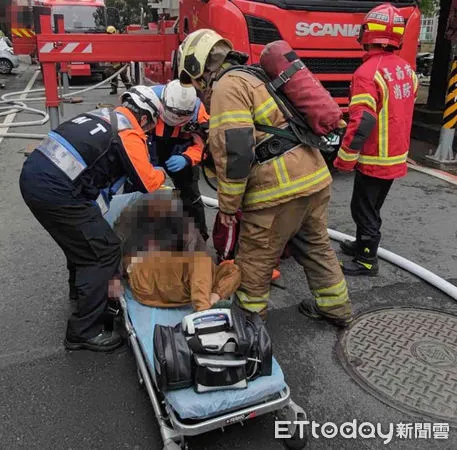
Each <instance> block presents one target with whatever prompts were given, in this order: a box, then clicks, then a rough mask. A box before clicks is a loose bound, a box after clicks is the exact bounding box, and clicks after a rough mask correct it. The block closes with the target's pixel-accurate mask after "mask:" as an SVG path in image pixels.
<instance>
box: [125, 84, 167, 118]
mask: <svg viewBox="0 0 457 450" xmlns="http://www.w3.org/2000/svg"><path fill="white" fill-rule="evenodd" d="M128 97H130V98H131V99H132V100H133V102H134V103H135V105H136V106H138V108H140V109H142V110H143V111H146V112H148V113H149V115H150V116H151V120H152V122H153V124H154V125H156V124H157V121H158V119H159V116H160V115H161V114H162V109H163V108H162V103H161V101H160V99H159V97H157V95H156V94H155V92H154V91H153V90H152V89H151V88H150V87H148V86H141V85H139V86H133V87H132V88H130V89H129V90H128V91H125V92H124V93H123V94H122V95H121V101H124V100H125V99H126V98H128Z"/></svg>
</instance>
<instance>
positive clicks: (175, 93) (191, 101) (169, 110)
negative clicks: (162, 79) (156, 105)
mask: <svg viewBox="0 0 457 450" xmlns="http://www.w3.org/2000/svg"><path fill="white" fill-rule="evenodd" d="M196 104H197V91H196V90H195V88H194V87H193V86H182V85H181V83H180V82H179V80H173V81H170V82H169V83H168V84H167V85H166V86H165V88H164V90H163V92H162V105H163V111H162V119H163V121H164V122H165V123H166V124H167V125H171V126H174V127H176V126H182V125H185V124H186V123H187V122H189V121H190V120H191V119H192V116H193V114H194V110H195V105H196Z"/></svg>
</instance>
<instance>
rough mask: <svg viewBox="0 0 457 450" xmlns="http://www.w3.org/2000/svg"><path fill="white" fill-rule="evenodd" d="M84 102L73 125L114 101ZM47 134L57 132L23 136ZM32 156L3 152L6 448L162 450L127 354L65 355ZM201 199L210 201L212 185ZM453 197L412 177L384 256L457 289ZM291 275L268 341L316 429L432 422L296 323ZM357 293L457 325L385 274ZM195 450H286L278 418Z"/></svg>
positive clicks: (345, 192)
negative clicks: (376, 389)
mask: <svg viewBox="0 0 457 450" xmlns="http://www.w3.org/2000/svg"><path fill="white" fill-rule="evenodd" d="M22 69H24V68H22ZM32 69H33V67H32V68H28V69H27V70H26V71H25V72H24V71H22V72H21V71H19V72H20V73H19V74H17V75H12V76H10V77H5V78H6V82H7V89H6V90H5V91H14V90H20V89H24V87H25V85H26V84H27V81H28V80H29V79H30V77H31V74H32ZM40 80H41V77H39V78H38V80H37V83H36V84H35V87H39V86H40ZM5 91H4V92H5ZM0 93H2V92H0ZM84 99H85V101H84V103H81V104H75V105H68V104H66V105H65V106H64V113H65V116H66V117H71V116H74V115H76V114H77V113H78V112H80V111H87V110H90V109H94V108H95V106H96V105H97V104H98V103H100V102H104V103H106V102H108V103H114V102H115V101H116V98H115V97H113V96H109V95H108V89H105V90H96V91H93V92H91V93H90V94H89V95H86V96H85V97H84ZM34 105H35V106H37V104H36V103H34ZM30 118H32V119H34V118H35V117H30V115H26V114H19V115H18V116H17V118H16V120H17V121H22V120H27V119H30ZM48 130H49V124H47V125H45V126H43V127H28V128H27V129H25V130H24V129H20V130H14V131H21V132H30V133H34V132H46V131H48ZM31 144H33V141H30V140H23V139H5V140H4V141H3V142H2V143H1V145H0V173H1V176H0V224H1V225H0V226H1V228H0V248H1V256H2V257H1V259H0V289H1V294H0V295H1V301H0V342H1V346H0V449H5V450H13V449H43V450H44V449H161V448H162V441H161V438H160V433H159V430H158V427H157V424H156V421H155V417H154V414H153V409H152V406H151V404H150V403H149V400H148V397H147V395H146V393H145V391H144V390H143V389H142V388H140V387H139V385H138V383H137V377H136V367H135V361H134V358H133V356H132V354H131V352H130V349H129V348H127V347H124V348H122V349H120V350H119V351H117V352H115V353H113V354H109V355H104V354H94V353H91V352H66V351H65V350H64V349H63V345H62V340H63V337H64V333H65V327H66V318H67V316H68V314H69V311H70V306H71V305H70V303H69V300H68V292H67V284H66V279H67V274H66V268H65V260H64V257H63V254H62V253H61V251H60V249H59V248H58V247H57V245H56V244H55V243H54V242H53V241H52V239H51V238H50V236H49V235H48V234H47V233H46V232H45V231H44V230H43V229H42V227H41V226H40V225H39V224H38V223H37V222H36V220H35V219H34V218H33V216H32V214H31V213H30V211H29V210H28V209H27V207H26V206H25V204H24V202H23V200H22V198H21V195H20V192H19V186H18V177H19V173H20V170H21V167H22V164H23V161H24V151H25V150H26V149H28V148H29V147H30V146H31ZM333 186H334V187H333V200H332V206H331V209H330V217H329V227H330V228H333V229H337V230H339V231H342V232H345V233H349V234H354V227H353V224H352V220H351V217H350V213H349V201H350V195H351V190H352V176H351V175H349V176H342V175H336V176H335V177H334V185H333ZM202 190H203V191H204V192H206V193H211V191H209V190H208V188H207V187H206V186H204V185H202ZM211 194H212V193H211ZM456 194H457V187H454V186H451V185H449V184H446V183H445V182H442V181H439V180H436V179H433V178H431V177H429V176H427V175H423V174H420V173H417V172H410V173H409V175H408V177H406V178H405V179H402V180H399V181H396V182H395V184H394V187H393V190H392V192H391V195H390V196H389V198H388V200H387V202H386V204H385V207H384V209H383V218H384V224H383V233H384V235H383V240H382V244H381V245H382V246H383V247H384V248H386V249H389V250H391V251H394V252H396V253H398V254H400V255H402V256H404V257H406V258H410V259H411V260H413V261H414V262H417V263H419V264H421V265H423V266H425V267H426V268H428V269H430V270H432V271H434V272H435V273H437V274H439V275H441V276H443V277H444V278H446V279H447V280H448V281H450V282H453V283H454V284H457V264H456V260H457V252H456V247H457V246H456V231H457V195H456ZM212 195H213V194H212ZM213 216H214V211H212V210H208V222H209V223H211V222H212V217H213ZM335 247H336V245H335ZM282 273H283V279H284V283H285V285H286V286H287V291H283V290H279V289H274V290H273V295H272V311H271V314H270V316H269V322H268V329H269V331H270V333H271V336H272V339H273V342H274V352H275V355H276V358H277V359H278V361H279V362H280V364H281V366H282V369H283V371H284V373H285V376H286V380H287V382H288V384H289V386H290V388H291V391H292V397H293V399H294V400H295V402H296V403H298V404H299V405H301V406H302V407H303V408H304V409H305V410H306V411H307V413H308V416H309V418H310V420H314V421H316V422H318V423H320V424H323V423H325V422H329V421H330V422H334V423H336V424H341V423H343V422H347V421H352V420H354V419H356V420H357V421H358V423H361V422H371V423H374V424H376V423H378V422H379V423H381V424H383V426H385V427H386V428H384V430H387V426H388V424H390V423H392V424H397V423H400V422H403V423H413V424H414V423H419V422H430V420H425V419H423V418H421V417H412V416H410V415H407V414H405V413H403V412H400V411H398V410H396V409H394V408H391V407H389V406H387V405H385V404H384V403H382V402H380V401H379V400H377V399H375V398H374V397H372V396H371V395H369V394H367V393H366V392H365V391H363V390H362V389H361V388H360V387H359V386H358V385H357V384H356V383H355V382H354V381H353V380H352V379H351V378H350V376H349V375H348V374H347V373H346V372H345V371H344V369H343V367H342V365H341V363H340V362H339V360H338V357H337V355H336V351H335V347H336V344H337V341H338V334H337V331H336V330H335V329H334V328H333V327H332V326H330V325H327V324H325V323H321V322H313V321H310V320H308V319H306V318H304V317H303V316H301V315H300V314H298V312H297V304H298V303H299V302H300V301H301V300H302V299H304V298H308V299H309V298H310V293H309V291H308V289H307V286H306V280H305V277H304V276H303V274H302V271H301V269H300V268H299V267H298V266H297V265H296V264H295V263H294V262H293V261H291V260H287V261H285V262H284V264H283V265H282ZM348 281H349V288H350V293H351V297H352V301H353V305H354V310H355V311H356V312H357V313H360V312H362V311H365V310H368V309H371V308H376V307H381V306H399V305H403V306H422V307H429V308H434V309H440V310H443V311H448V312H453V313H456V314H457V303H456V302H455V301H453V300H450V299H449V298H447V297H446V296H445V295H443V294H442V293H440V292H439V291H437V290H436V289H434V288H432V287H430V286H428V285H427V284H425V283H424V282H422V281H420V280H418V279H417V278H415V277H414V276H412V275H410V274H408V273H406V272H404V271H402V270H400V269H398V268H396V267H393V266H391V265H390V264H388V263H385V262H383V263H382V265H381V273H380V276H379V277H377V278H363V279H350V278H349V279H348ZM188 442H189V447H190V448H191V449H220V450H222V449H227V450H229V449H230V450H237V449H243V450H245V449H246V450H248V449H249V450H252V449H256V450H257V449H263V450H273V449H280V448H282V444H281V442H280V441H279V440H275V438H274V419H273V417H271V416H267V417H260V418H258V419H255V420H252V421H250V422H249V423H247V424H245V426H244V427H241V426H240V425H234V426H232V427H229V428H227V429H226V430H225V432H224V433H222V432H221V431H217V432H211V433H208V434H206V435H203V436H199V437H195V438H192V439H189V440H188ZM309 448H312V449H381V448H394V449H416V448H419V449H435V448H436V449H455V448H457V429H451V430H450V434H449V439H448V440H446V441H434V440H427V441H425V440H415V439H411V440H399V439H394V440H393V441H392V442H390V443H389V444H388V445H385V444H384V443H383V441H382V440H381V439H380V438H373V439H363V438H360V437H359V438H358V439H356V440H352V439H351V440H348V439H343V438H334V439H326V438H324V437H322V435H321V436H320V437H319V438H312V439H311V442H310V447H309Z"/></svg>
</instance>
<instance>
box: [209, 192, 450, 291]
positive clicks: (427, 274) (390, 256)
mask: <svg viewBox="0 0 457 450" xmlns="http://www.w3.org/2000/svg"><path fill="white" fill-rule="evenodd" d="M202 201H203V203H204V204H205V205H207V206H209V207H213V208H215V207H216V208H217V207H218V206H219V202H218V201H217V199H215V198H212V197H206V196H204V195H202ZM327 231H328V234H329V236H330V238H331V239H333V240H335V241H339V242H342V241H344V240H354V238H353V237H351V236H349V235H348V234H344V233H340V232H339V231H335V230H331V229H328V230H327ZM378 255H379V257H380V258H382V259H384V260H386V261H388V262H390V263H392V264H394V265H396V266H397V267H400V268H401V269H403V270H406V271H407V272H409V273H412V274H413V275H416V276H417V277H419V278H420V279H422V280H424V281H426V282H427V283H429V284H431V285H432V286H434V287H436V288H437V289H439V290H440V291H441V292H443V293H445V294H446V295H448V296H449V297H451V298H452V299H454V300H457V286H454V285H453V284H451V283H449V282H448V281H446V280H445V279H443V278H441V277H439V276H438V275H436V274H434V273H433V272H431V271H430V270H428V269H425V268H424V267H422V266H420V265H419V264H416V263H414V262H412V261H410V260H409V259H406V258H403V257H402V256H400V255H397V254H395V253H393V252H390V251H388V250H385V249H383V248H381V247H380V248H379V249H378Z"/></svg>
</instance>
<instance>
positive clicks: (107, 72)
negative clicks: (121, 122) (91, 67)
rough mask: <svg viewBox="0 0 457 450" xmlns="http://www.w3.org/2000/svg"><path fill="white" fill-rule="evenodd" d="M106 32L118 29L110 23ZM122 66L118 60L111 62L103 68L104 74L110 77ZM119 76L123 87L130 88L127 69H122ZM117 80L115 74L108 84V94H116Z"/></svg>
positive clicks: (110, 32) (115, 32)
mask: <svg viewBox="0 0 457 450" xmlns="http://www.w3.org/2000/svg"><path fill="white" fill-rule="evenodd" d="M106 32H107V33H108V34H117V33H118V31H117V30H116V28H115V27H113V26H112V25H110V26H108V27H107V28H106ZM122 66H123V64H122V63H119V62H116V63H111V64H110V65H109V66H108V68H107V69H106V70H105V76H106V77H107V78H108V77H110V76H111V75H113V74H114V73H116V72H117V71H118V70H119V69H120V68H121V67H122ZM119 75H120V77H121V80H122V82H123V83H124V86H125V89H130V88H131V87H132V83H131V81H130V80H129V76H128V75H127V70H123V71H122V72H121V73H120V74H119ZM118 82H119V80H118V79H117V76H115V77H114V78H113V79H112V80H111V82H110V84H111V91H110V94H111V95H116V94H117V88H118V86H119V83H118Z"/></svg>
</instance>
